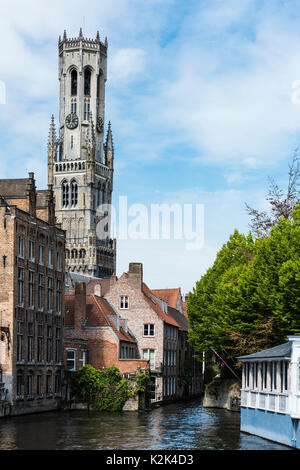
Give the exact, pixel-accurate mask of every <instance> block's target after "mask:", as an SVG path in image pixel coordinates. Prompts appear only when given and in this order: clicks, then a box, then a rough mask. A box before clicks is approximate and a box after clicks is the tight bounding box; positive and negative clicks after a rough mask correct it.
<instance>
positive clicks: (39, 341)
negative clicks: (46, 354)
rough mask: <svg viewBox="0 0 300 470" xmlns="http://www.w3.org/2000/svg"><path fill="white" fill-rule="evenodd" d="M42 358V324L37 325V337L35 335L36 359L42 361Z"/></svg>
mask: <svg viewBox="0 0 300 470" xmlns="http://www.w3.org/2000/svg"><path fill="white" fill-rule="evenodd" d="M42 359H43V325H42V324H39V325H38V337H37V361H38V362H42Z"/></svg>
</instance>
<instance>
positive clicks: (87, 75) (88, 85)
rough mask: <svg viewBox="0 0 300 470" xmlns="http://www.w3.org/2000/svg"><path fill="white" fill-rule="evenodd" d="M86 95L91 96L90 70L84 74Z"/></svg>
mask: <svg viewBox="0 0 300 470" xmlns="http://www.w3.org/2000/svg"><path fill="white" fill-rule="evenodd" d="M84 94H85V95H86V96H90V94H91V71H90V69H89V68H87V69H85V72H84Z"/></svg>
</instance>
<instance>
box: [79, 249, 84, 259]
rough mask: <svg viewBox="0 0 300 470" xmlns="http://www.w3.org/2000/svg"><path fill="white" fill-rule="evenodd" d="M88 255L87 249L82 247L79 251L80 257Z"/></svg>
mask: <svg viewBox="0 0 300 470" xmlns="http://www.w3.org/2000/svg"><path fill="white" fill-rule="evenodd" d="M85 257H86V251H85V250H84V249H83V248H82V249H81V250H80V252H79V258H85Z"/></svg>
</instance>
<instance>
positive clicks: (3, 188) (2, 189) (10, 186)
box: [0, 178, 30, 198]
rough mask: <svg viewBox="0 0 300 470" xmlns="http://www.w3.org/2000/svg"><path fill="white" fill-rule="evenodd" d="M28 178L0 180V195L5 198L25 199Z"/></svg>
mask: <svg viewBox="0 0 300 470" xmlns="http://www.w3.org/2000/svg"><path fill="white" fill-rule="evenodd" d="M29 182H30V179H29V178H18V179H3V180H2V179H0V194H1V196H6V197H11V198H13V197H17V198H18V197H26V190H27V188H28V185H29Z"/></svg>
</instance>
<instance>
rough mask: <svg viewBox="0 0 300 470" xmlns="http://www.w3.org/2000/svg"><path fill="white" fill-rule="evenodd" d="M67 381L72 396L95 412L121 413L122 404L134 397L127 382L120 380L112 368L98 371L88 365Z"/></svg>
mask: <svg viewBox="0 0 300 470" xmlns="http://www.w3.org/2000/svg"><path fill="white" fill-rule="evenodd" d="M67 381H68V383H69V385H70V388H71V393H72V395H73V396H74V397H75V398H76V399H78V400H80V401H81V402H82V403H87V404H88V405H89V406H90V405H91V406H92V407H93V409H95V410H97V411H121V410H122V408H123V406H124V403H125V402H126V401H127V400H128V399H129V398H130V397H133V396H134V395H135V392H134V391H133V390H132V389H131V387H130V384H129V381H128V380H125V379H122V375H121V374H120V371H119V369H118V368H117V367H114V366H111V367H108V368H107V369H106V370H98V369H94V367H92V366H91V365H89V364H88V365H86V366H84V367H83V368H82V369H80V370H79V371H77V372H75V373H74V374H72V375H70V376H69V377H68V379H67Z"/></svg>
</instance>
